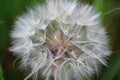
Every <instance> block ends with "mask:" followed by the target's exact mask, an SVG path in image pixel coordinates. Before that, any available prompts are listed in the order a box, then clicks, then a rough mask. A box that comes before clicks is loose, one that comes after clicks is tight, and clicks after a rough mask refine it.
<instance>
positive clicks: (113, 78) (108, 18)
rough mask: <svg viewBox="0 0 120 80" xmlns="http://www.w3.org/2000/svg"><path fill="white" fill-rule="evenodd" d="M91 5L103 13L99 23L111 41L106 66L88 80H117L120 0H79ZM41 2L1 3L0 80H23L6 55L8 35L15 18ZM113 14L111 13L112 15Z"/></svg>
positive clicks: (18, 0)
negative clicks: (109, 54) (101, 21)
mask: <svg viewBox="0 0 120 80" xmlns="http://www.w3.org/2000/svg"><path fill="white" fill-rule="evenodd" d="M81 1H83V2H85V3H89V4H91V5H93V6H94V7H95V8H96V10H98V11H99V12H101V13H102V16H101V19H102V20H103V24H104V25H105V26H106V27H105V28H106V31H107V33H108V36H109V39H110V45H111V50H112V55H111V56H110V58H109V59H108V66H107V67H105V66H103V67H102V69H101V71H100V73H99V75H98V76H93V77H92V79H91V80H120V9H119V8H120V0H81ZM43 2H44V0H0V80H23V79H24V78H25V76H26V72H25V71H22V70H20V69H18V64H17V63H16V64H15V66H13V62H14V61H15V59H16V57H15V56H13V55H12V53H11V52H9V50H8V48H9V47H10V46H11V39H10V32H11V30H12V29H13V27H14V22H15V20H16V19H17V17H18V16H20V15H22V14H23V13H24V12H26V10H27V9H28V8H30V7H32V6H34V5H35V4H36V3H43ZM111 10H112V11H111Z"/></svg>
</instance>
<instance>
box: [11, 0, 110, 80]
mask: <svg viewBox="0 0 120 80" xmlns="http://www.w3.org/2000/svg"><path fill="white" fill-rule="evenodd" d="M11 37H12V38H13V40H14V41H13V46H12V47H11V49H10V50H11V51H13V52H14V53H15V54H16V55H18V56H19V57H20V58H21V66H22V68H29V69H30V74H29V75H28V76H27V77H26V78H25V80H27V79H28V78H30V77H31V76H33V75H35V76H36V78H34V79H37V77H38V75H39V73H41V74H42V75H43V76H44V77H45V79H46V80H50V79H51V77H53V78H54V80H71V79H75V80H78V79H79V80H82V79H83V78H84V77H87V78H89V77H90V76H91V75H92V74H94V73H98V72H99V66H100V64H103V65H106V57H107V56H109V55H110V50H109V45H108V39H107V35H106V32H105V29H104V27H103V26H102V24H101V21H100V14H99V13H97V12H96V11H95V10H94V8H93V7H92V6H89V5H83V4H81V5H80V4H77V0H46V3H45V4H44V5H37V6H36V7H35V8H34V9H30V10H29V11H28V12H27V13H25V14H24V15H23V16H21V17H19V18H18V20H17V21H16V24H15V28H14V30H13V31H12V33H11Z"/></svg>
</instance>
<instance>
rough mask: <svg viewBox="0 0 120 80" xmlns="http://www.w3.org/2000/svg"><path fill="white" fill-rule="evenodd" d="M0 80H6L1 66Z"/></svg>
mask: <svg viewBox="0 0 120 80" xmlns="http://www.w3.org/2000/svg"><path fill="white" fill-rule="evenodd" d="M0 80H4V79H3V71H2V68H1V65H0Z"/></svg>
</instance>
